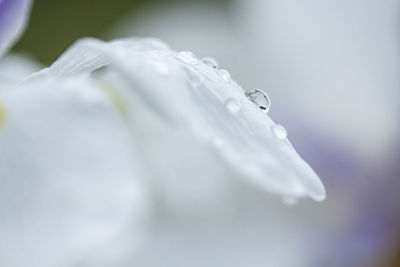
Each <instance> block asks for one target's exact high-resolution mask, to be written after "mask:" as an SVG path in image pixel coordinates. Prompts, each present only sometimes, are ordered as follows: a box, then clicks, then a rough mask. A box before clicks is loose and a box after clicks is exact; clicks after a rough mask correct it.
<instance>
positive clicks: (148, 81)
mask: <svg viewBox="0 0 400 267" xmlns="http://www.w3.org/2000/svg"><path fill="white" fill-rule="evenodd" d="M176 55H177V53H176V52H175V51H173V50H170V49H168V47H167V46H166V45H164V44H163V43H161V42H159V41H157V40H153V39H131V40H118V41H114V42H110V43H105V42H102V41H99V40H95V39H83V40H80V41H78V42H77V43H76V44H75V45H73V46H72V47H71V48H70V49H69V50H68V51H67V52H66V53H65V54H64V55H63V56H61V58H60V59H59V60H58V61H56V62H55V63H54V64H53V65H52V66H51V67H50V68H48V69H46V70H44V71H42V72H41V73H39V74H37V75H36V79H38V78H40V77H41V76H43V75H48V74H51V75H55V76H58V77H69V76H73V75H77V74H81V73H82V72H90V71H92V70H94V69H97V68H100V67H102V66H104V65H107V64H110V65H111V66H112V67H113V68H115V69H117V70H118V71H119V72H120V73H121V74H122V75H123V76H124V77H125V78H126V79H127V80H128V81H129V83H130V85H131V86H132V88H133V89H134V90H136V92H137V93H138V94H140V95H141V96H142V97H143V98H144V99H145V100H146V102H147V103H148V104H149V105H150V106H152V107H153V108H154V109H155V110H157V111H158V112H159V113H160V115H161V116H163V117H164V118H165V119H167V120H168V121H169V122H171V123H174V124H175V125H178V126H181V127H183V128H185V129H189V130H190V131H191V132H193V133H194V134H195V135H196V136H197V137H199V138H200V139H201V140H203V141H205V142H206V143H207V144H209V145H210V146H216V151H217V153H218V154H219V155H221V158H222V159H223V160H225V161H226V162H227V163H228V164H230V166H231V167H233V168H234V169H236V170H237V171H238V172H239V173H241V174H242V175H243V176H245V177H247V178H249V180H251V181H252V182H254V183H255V184H257V185H259V186H261V187H263V188H265V189H267V190H269V191H271V192H274V193H279V194H281V195H283V196H291V197H304V196H309V197H311V198H313V199H315V200H318V201H320V200H323V199H324V198H325V189H324V187H323V185H322V183H321V181H320V180H319V178H318V176H317V175H316V174H315V173H314V171H313V170H312V169H311V168H310V167H309V165H308V164H307V163H305V162H304V161H303V160H302V159H301V157H300V156H299V155H298V154H297V153H296V151H295V150H294V149H293V147H292V146H291V144H290V143H289V141H288V140H287V139H284V140H282V139H280V138H277V137H276V136H275V135H274V134H273V131H272V128H273V127H274V126H275V123H274V122H273V121H272V120H271V118H270V117H269V116H267V115H266V114H264V113H263V112H262V111H261V110H259V109H258V107H256V106H255V105H254V104H253V103H252V102H250V101H249V100H248V99H247V97H246V96H245V95H244V91H243V89H242V88H241V87H240V86H239V85H238V84H237V83H236V82H234V81H233V80H230V79H224V77H221V75H219V73H218V71H216V70H214V69H213V68H211V67H210V66H208V65H207V64H204V63H202V62H199V63H198V64H187V63H185V62H182V61H181V60H179V59H177V58H176ZM32 79H35V77H32ZM231 100H233V101H236V102H237V103H238V105H240V110H238V111H237V112H230V111H229V109H227V108H226V106H225V103H226V102H227V101H231Z"/></svg>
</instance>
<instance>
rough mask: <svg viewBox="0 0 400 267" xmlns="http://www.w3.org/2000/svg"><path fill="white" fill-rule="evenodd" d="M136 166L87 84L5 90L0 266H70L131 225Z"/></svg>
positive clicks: (120, 128)
mask: <svg viewBox="0 0 400 267" xmlns="http://www.w3.org/2000/svg"><path fill="white" fill-rule="evenodd" d="M135 162H138V158H137V157H136V156H135V154H134V153H133V151H132V147H131V146H130V133H129V131H128V129H127V127H126V123H125V121H124V120H123V118H122V116H120V114H119V112H118V111H117V110H116V109H115V108H114V106H113V104H112V103H111V101H109V100H108V99H107V98H106V97H105V96H104V95H103V94H102V93H101V92H100V91H98V90H97V89H95V88H93V87H92V86H91V85H90V84H89V83H88V82H87V81H86V80H85V79H78V78H75V79H74V80H73V81H69V80H63V81H62V82H61V81H57V82H56V81H54V80H47V81H42V82H41V83H30V84H29V86H28V85H23V86H21V87H16V88H8V89H4V88H3V90H1V91H0V183H1V187H0V236H1V238H0V259H1V260H0V263H1V264H0V265H1V266H7V267H9V266H13V267H14V266H28V265H29V266H34V267H36V266H64V264H65V263H71V266H72V265H73V266H75V264H76V262H78V261H79V260H81V259H82V258H83V257H84V256H85V255H86V254H87V253H91V252H93V250H96V249H97V248H99V247H101V246H102V245H103V244H104V243H108V242H110V240H112V239H113V238H115V236H118V234H120V231H122V230H123V229H126V228H129V227H132V220H134V219H135V218H136V216H135V215H137V214H138V213H139V214H141V212H142V211H143V208H144V206H143V202H142V201H143V199H142V197H143V195H142V191H141V189H140V187H139V186H138V184H137V182H136V181H137V179H138V178H139V176H140V175H141V173H140V171H139V170H138V168H137V167H136V166H135ZM21 255H23V256H21ZM68 266H69V265H68Z"/></svg>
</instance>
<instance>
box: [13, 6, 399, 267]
mask: <svg viewBox="0 0 400 267" xmlns="http://www.w3.org/2000/svg"><path fill="white" fill-rule="evenodd" d="M399 19H400V1H398V0H386V1H380V0H337V1H329V0H323V1H319V0H304V1H281V0H215V1H211V0H206V1H205V0H202V1H200V0H198V1H196V0H186V1H183V0H182V1H179V0H169V1H162V0H136V1H135V0H113V1H107V0H97V1H90V0H36V1H35V3H34V6H33V10H32V14H31V19H30V23H29V25H28V28H27V30H26V32H25V34H24V35H23V37H22V39H21V40H20V41H19V42H18V43H17V44H16V46H15V47H14V51H15V52H21V53H25V54H27V55H29V56H32V57H33V58H35V59H36V60H38V61H39V62H41V63H42V64H44V65H48V64H51V62H53V61H54V60H55V59H56V58H57V57H58V56H59V55H60V54H61V53H62V52H63V51H65V49H66V48H68V47H69V46H70V45H71V44H72V43H73V42H74V41H75V40H76V39H78V38H80V37H85V36H93V37H98V38H101V39H105V40H111V39H114V38H119V37H127V36H155V37H159V38H161V39H163V40H164V41H166V42H167V43H168V44H169V45H170V46H171V47H172V48H173V49H176V50H192V51H193V52H194V53H195V54H197V55H199V56H207V55H210V56H213V57H215V58H217V59H218V61H219V63H220V65H221V66H222V67H223V68H226V69H228V70H229V71H230V72H231V74H232V77H233V78H234V79H235V80H236V81H238V83H239V84H241V85H242V86H243V87H244V88H245V89H249V88H254V87H256V88H261V89H263V90H265V91H267V92H268V94H269V95H270V97H271V99H272V101H273V107H272V110H271V113H270V115H271V117H272V118H273V119H274V120H276V121H277V122H279V123H281V124H283V125H285V127H286V128H287V129H288V132H289V138H290V140H291V141H292V143H293V144H294V146H295V148H296V149H297V151H298V152H299V154H300V155H302V156H303V157H304V159H305V160H306V161H307V162H308V163H309V164H310V165H311V166H312V167H313V168H314V169H315V170H316V172H317V173H318V174H319V175H320V177H321V179H322V181H323V183H324V184H325V186H326V189H327V193H328V197H327V200H326V201H325V202H323V203H311V202H305V203H300V204H299V205H297V206H294V207H286V206H283V205H281V203H275V202H274V201H275V200H271V199H262V201H266V202H273V204H271V205H270V204H266V205H265V206H262V207H261V208H260V207H258V208H255V209H256V210H257V212H262V211H264V212H265V218H264V217H263V219H261V221H262V220H265V221H268V220H272V221H274V222H275V223H274V224H272V226H271V225H269V226H267V225H265V227H272V230H271V233H273V232H277V233H286V236H285V238H280V239H279V241H277V243H275V245H276V244H279V246H282V247H285V246H287V247H290V250H288V251H287V254H285V253H284V252H282V251H281V250H279V251H280V252H281V253H282V255H286V256H287V257H289V258H290V257H292V255H293V254H291V253H294V252H296V251H297V252H301V253H304V246H307V248H308V249H307V254H306V255H305V254H304V255H301V256H302V257H304V258H306V260H305V262H307V264H306V265H296V264H292V263H286V264H285V263H282V264H280V261H279V259H281V258H279V257H278V260H276V261H275V262H276V263H277V265H274V266H288V267H291V266H392V267H394V266H400V221H399V219H400V193H399V191H400V165H399V162H400V149H399V148H400V147H399V138H398V137H399V130H400V127H399V126H400V125H399V123H400V118H399V117H400V116H399V115H400V112H399V108H400V105H399V104H400V103H399V102H400V95H399V93H400V75H399V71H400V55H399V52H400V51H399V45H400V40H399V38H400V36H399V28H400V24H399V22H400V21H399ZM209 204H210V203H209ZM210 205H211V204H210ZM277 206H279V208H277ZM276 209H279V212H276V211H275V210H276ZM269 216H273V217H274V218H273V219H272V218H270V217H269ZM289 220H290V221H293V222H299V223H298V224H297V226H291V225H290V224H289V223H288V221H289ZM282 225H284V226H282ZM299 225H300V226H299ZM257 227H258V228H257ZM257 227H256V228H257V229H259V228H260V227H261V228H262V226H257ZM280 227H281V228H280ZM282 227H284V228H282ZM282 229H283V230H282ZM263 234H265V233H264V232H263ZM263 234H260V236H259V238H258V237H257V233H254V235H255V236H252V238H249V239H245V240H244V241H242V242H249V243H254V242H258V244H259V245H260V246H261V248H258V249H259V250H260V251H258V252H257V253H260V254H261V255H262V254H263V253H264V250H265V254H270V253H271V247H269V245H271V244H270V243H268V242H267V243H265V244H264V243H263V242H261V241H260V240H262V239H268V238H269V236H268V235H263ZM228 236H229V233H228ZM299 236H301V238H300V237H299ZM225 238H227V240H230V239H229V238H228V237H225ZM273 238H275V237H273ZM273 238H272V237H271V239H273ZM236 242H238V241H236ZM239 242H240V241H239ZM188 246H190V244H188ZM253 246H254V245H251V244H248V249H249V250H250V249H251V248H252V247H253ZM149 247H150V248H151V249H150V251H157V246H153V247H152V246H151V245H149ZM228 247H229V246H228ZM246 248H247V245H246V244H242V246H241V247H240V249H241V250H246ZM158 249H160V248H158ZM181 249H182V250H184V248H181ZM196 249H198V250H202V249H204V248H203V246H197V247H196ZM204 250H205V251H208V250H207V249H204ZM267 251H269V252H268V253H267ZM293 251H294V252H293ZM208 252H209V251H208ZM253 252H254V251H253ZM253 252H249V253H250V254H249V256H248V257H249V258H251V257H252V253H253ZM204 253H205V254H206V253H207V252H204ZM200 254H201V253H200ZM211 254H212V253H211ZM143 255H146V253H143ZM143 255H142V256H141V257H142V258H145V256H143ZM160 255H161V256H160V257H163V256H165V255H164V254H162V253H161V254H160ZM224 255H227V254H224ZM257 255H258V254H257ZM192 256H193V257H194V258H196V257H197V256H199V255H197V254H195V255H192ZM271 257H272V256H271ZM282 257H283V258H284V256H282ZM296 257H298V256H296ZM142 258H140V257H139V259H140V260H142V263H143V262H146V261H145V260H143V259H142ZM211 258H212V256H211ZM255 258H256V259H259V260H260V261H262V259H263V257H257V256H256V257H255ZM140 260H139V262H140ZM286 262H290V261H286ZM265 264H267V265H266V266H273V265H268V264H269V263H268V262H267V261H266V262H265ZM143 265H144V266H150V265H151V264H150V265H146V264H143ZM261 265H262V262H257V264H254V266H261ZM151 266H153V265H151ZM171 266H177V265H171ZM196 266H197V265H196ZM208 266H209V265H208ZM248 266H253V265H248ZM264 266H265V265H264Z"/></svg>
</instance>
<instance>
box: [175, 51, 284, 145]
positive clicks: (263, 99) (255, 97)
mask: <svg viewBox="0 0 400 267" xmlns="http://www.w3.org/2000/svg"><path fill="white" fill-rule="evenodd" d="M176 58H177V59H178V60H180V61H181V62H183V63H186V64H189V65H197V64H199V62H200V61H199V60H198V59H197V58H196V56H195V55H194V54H193V53H192V52H190V51H181V52H179V53H178V54H177V56H176ZM201 62H203V63H204V64H206V65H208V66H209V67H211V68H213V69H215V70H216V71H217V73H218V75H219V76H220V77H221V78H222V79H223V80H224V81H225V82H229V81H230V80H231V75H230V73H229V71H227V70H225V69H219V64H218V62H217V60H216V59H215V58H213V57H204V58H203V59H201ZM245 94H246V96H247V98H248V99H249V100H250V101H251V102H253V103H254V104H255V105H257V106H258V107H259V108H260V109H261V110H262V111H263V112H264V113H266V114H267V113H268V111H269V108H270V106H271V101H270V99H269V97H268V95H267V94H266V93H264V92H263V91H261V90H259V89H252V90H249V91H247V92H246V93H245ZM225 107H226V109H227V110H228V111H229V112H230V113H232V114H235V113H238V112H239V111H240V110H241V107H242V105H241V103H240V102H239V101H238V100H237V99H234V98H229V99H227V100H226V101H225ZM271 131H272V134H273V135H274V136H275V137H276V138H278V139H280V140H285V139H286V138H287V131H286V129H285V127H283V126H282V125H280V124H275V125H273V126H272V127H271Z"/></svg>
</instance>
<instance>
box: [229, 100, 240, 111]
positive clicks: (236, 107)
mask: <svg viewBox="0 0 400 267" xmlns="http://www.w3.org/2000/svg"><path fill="white" fill-rule="evenodd" d="M225 107H226V109H227V110H228V111H229V112H230V113H237V112H239V111H240V109H241V105H240V103H239V101H237V100H236V99H234V98H229V99H228V100H226V102H225Z"/></svg>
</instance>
